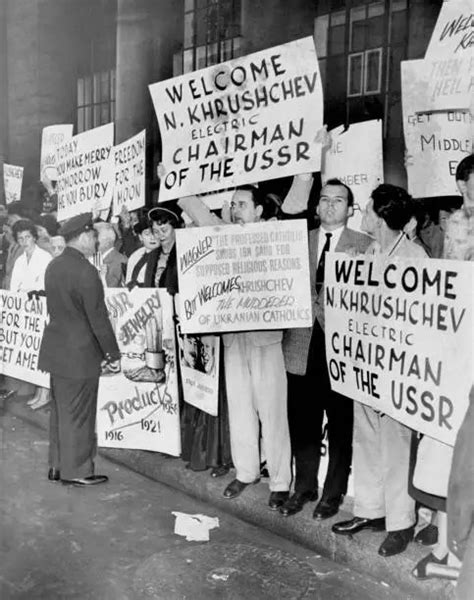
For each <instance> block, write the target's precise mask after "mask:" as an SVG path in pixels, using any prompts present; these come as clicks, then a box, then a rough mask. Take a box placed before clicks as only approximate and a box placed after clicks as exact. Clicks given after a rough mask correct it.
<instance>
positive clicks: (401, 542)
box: [0, 154, 474, 597]
mask: <svg viewBox="0 0 474 600" xmlns="http://www.w3.org/2000/svg"><path fill="white" fill-rule="evenodd" d="M456 182H457V184H458V188H459V192H460V195H461V196H462V200H461V199H458V200H456V199H455V200H453V198H444V199H443V198H439V199H437V200H436V201H434V200H433V201H430V203H429V204H427V203H425V204H423V203H422V202H418V201H414V200H412V198H411V197H410V196H409V195H408V193H407V192H406V191H405V190H404V189H402V188H400V187H398V186H394V185H391V184H388V183H386V184H381V185H379V186H378V187H377V188H376V189H374V190H373V191H372V194H371V198H370V200H369V202H368V203H367V205H366V207H365V209H364V211H363V216H362V224H361V229H362V232H359V231H355V230H352V229H351V228H350V227H349V225H350V218H351V217H352V215H353V214H354V211H355V210H356V209H357V207H356V206H355V204H354V195H353V192H352V190H351V189H350V187H348V186H347V185H346V184H345V183H343V182H342V181H341V180H339V179H330V180H328V181H325V182H324V184H323V185H321V184H320V183H318V181H317V180H315V179H314V178H313V175H311V174H308V175H299V176H295V178H294V180H293V183H292V185H291V187H290V189H289V191H288V192H287V193H286V194H284V195H283V194H282V196H284V197H279V196H278V195H277V194H274V193H272V194H268V193H267V194H265V193H264V192H263V190H262V189H261V188H260V187H259V186H253V185H246V186H242V187H239V188H238V189H236V190H235V191H234V193H233V196H232V201H231V203H230V206H226V207H224V208H223V209H222V211H214V212H211V211H209V210H208V209H207V207H206V205H205V204H204V203H203V202H202V201H201V200H200V199H199V198H197V197H193V198H189V197H188V198H185V199H182V200H179V201H177V202H166V203H161V204H159V205H157V206H155V207H154V208H152V209H151V210H148V211H147V210H145V209H143V210H140V211H136V212H134V213H130V214H129V213H128V212H127V211H126V210H124V211H122V214H121V216H120V219H119V222H118V223H115V222H114V223H112V222H107V221H103V220H100V219H96V220H95V222H93V223H92V221H90V216H86V217H83V216H81V217H74V218H73V219H72V220H71V221H70V222H66V223H65V224H61V227H60V226H59V224H58V223H57V221H56V219H55V216H54V213H49V214H41V213H39V212H35V211H34V210H32V209H31V207H29V206H27V205H25V204H24V203H22V202H20V203H15V204H11V205H9V206H7V207H6V209H3V213H0V219H1V220H2V222H3V235H2V240H1V249H2V261H1V268H2V282H3V288H4V289H9V290H12V291H17V292H20V291H21V292H30V293H31V292H41V291H42V290H45V289H46V296H47V300H48V309H49V311H50V314H52V315H53V316H52V318H51V323H50V325H49V326H48V327H49V329H48V328H47V330H46V332H47V333H46V334H45V335H46V337H48V336H53V335H54V332H53V329H54V326H55V323H56V321H55V319H56V316H55V315H56V314H57V312H58V310H59V309H57V307H55V305H54V303H55V300H54V298H56V296H57V295H58V294H59V292H58V289H59V288H58V287H57V278H58V277H59V273H61V277H62V280H61V281H62V283H61V285H62V286H67V285H70V286H71V290H72V289H73V288H74V289H77V285H78V283H77V278H76V280H75V281H70V282H69V283H67V273H68V269H69V268H70V269H72V270H73V271H74V269H76V270H78V271H77V272H78V273H79V272H80V278H82V280H83V281H84V278H85V277H89V278H92V279H93V280H94V282H96V280H97V281H100V280H101V281H102V285H103V286H108V287H121V286H126V287H128V289H133V288H134V287H135V286H139V287H146V288H150V287H160V288H166V289H167V290H168V292H169V293H170V294H173V295H174V294H176V293H178V291H179V290H178V276H177V255H176V246H175V233H176V229H178V228H180V227H183V226H184V222H183V211H184V212H185V213H186V215H187V221H188V222H191V223H192V225H193V226H202V225H210V224H219V223H235V224H243V225H245V224H247V223H256V222H259V221H268V220H272V219H291V218H295V217H299V218H301V217H304V218H307V221H308V229H309V249H308V250H309V264H310V284H311V296H312V309H313V320H314V324H313V326H312V327H310V328H307V329H304V328H301V329H287V330H270V331H248V332H245V331H239V332H236V333H225V334H222V335H221V336H220V343H221V349H222V352H221V360H220V361H219V362H220V364H219V414H218V416H217V417H213V416H211V415H208V414H207V413H204V412H202V411H201V410H199V409H197V408H195V407H194V406H191V405H190V404H187V403H186V402H185V398H181V425H182V427H181V429H182V431H181V434H182V458H183V460H184V461H185V462H186V464H187V466H188V468H191V469H193V470H198V471H205V470H207V469H210V470H211V471H210V473H211V475H212V476H213V477H219V476H222V475H225V474H226V473H228V472H229V470H230V469H231V468H235V477H234V478H233V480H232V481H231V482H230V483H229V484H228V485H227V486H226V487H225V488H224V489H223V495H224V497H225V498H228V499H233V498H236V497H238V496H240V495H241V494H242V493H244V491H245V489H246V488H247V487H248V486H249V485H252V484H255V483H257V482H259V481H260V480H261V478H262V477H265V478H268V482H269V488H270V496H269V500H268V506H269V508H270V509H271V510H275V511H279V512H280V514H281V515H282V517H292V516H294V515H296V514H297V513H299V512H300V511H302V510H303V508H304V507H305V505H306V504H308V503H312V502H315V501H316V500H318V502H317V504H316V505H315V507H314V509H313V517H314V519H315V520H318V521H322V520H326V519H329V518H333V517H334V516H335V515H337V513H338V512H339V509H340V506H341V504H342V502H343V499H344V497H345V495H346V493H347V485H348V479H349V476H350V473H351V472H352V474H353V478H354V515H353V518H352V519H350V520H345V521H341V522H335V523H334V524H333V525H332V531H333V532H334V533H335V534H337V535H354V534H356V533H358V532H360V531H362V530H367V529H368V530H375V531H386V533H387V535H386V537H385V539H384V541H383V543H382V544H381V546H380V548H379V554H380V555H382V556H384V557H390V556H394V555H397V554H400V553H401V552H403V551H404V550H405V549H406V548H407V546H408V544H409V543H410V542H411V541H412V540H413V539H414V538H415V539H416V541H417V542H419V543H421V544H425V545H427V546H428V545H431V546H432V549H431V551H430V553H429V554H428V555H427V556H426V557H425V558H424V559H423V560H422V561H420V562H419V563H418V564H417V565H416V566H415V567H414V570H413V575H414V576H415V577H417V578H419V579H425V578H428V577H430V573H431V571H430V565H433V564H435V565H439V564H441V565H446V564H447V563H448V560H449V562H450V564H452V563H455V562H456V557H457V559H462V557H463V553H464V552H465V551H466V552H469V553H470V554H469V556H472V553H473V552H474V540H473V536H474V532H473V528H472V516H473V514H474V494H473V493H472V490H473V488H474V480H473V479H474V476H473V468H472V456H473V454H471V455H470V456H469V455H468V454H467V452H468V450H467V448H468V447H469V444H470V445H472V441H471V440H472V435H469V434H468V433H467V434H466V430H467V431H469V427H471V432H472V413H473V409H472V402H473V398H472V394H471V408H470V409H469V411H468V413H467V415H466V423H465V424H464V425H463V428H461V432H464V434H463V435H462V436H461V435H460V436H459V440H458V442H459V447H458V446H457V447H456V449H455V452H454V465H455V468H454V467H453V469H450V467H451V462H452V461H453V453H452V449H451V448H450V447H448V446H446V445H444V444H442V443H441V442H437V441H435V440H432V439H431V438H427V436H424V437H423V436H420V435H419V434H417V433H416V432H414V431H412V430H410V429H409V428H408V427H407V426H405V425H402V424H401V423H399V422H398V421H395V420H394V419H392V418H391V417H389V416H388V415H385V414H381V413H380V412H378V411H376V410H374V409H372V408H370V407H368V406H365V405H362V404H360V403H358V402H354V401H353V400H351V399H350V398H347V397H345V396H343V395H341V394H338V393H336V392H334V391H332V390H331V386H330V380H329V374H328V368H327V363H326V353H325V318H324V264H325V257H326V255H327V253H328V252H341V253H344V252H345V253H350V254H365V255H368V256H372V255H381V256H385V257H387V258H388V257H395V256H398V257H408V258H412V259H413V260H414V261H416V260H418V259H424V258H428V257H432V258H441V257H444V258H450V259H456V260H473V259H474V225H473V224H474V155H472V154H471V155H470V156H467V157H466V158H464V159H463V160H462V161H461V162H460V163H459V165H458V168H457V171H456ZM310 195H312V196H313V197H314V196H316V200H315V202H314V204H315V209H314V211H313V210H311V208H310V207H311V201H310ZM420 207H422V208H423V207H424V208H425V210H422V209H420ZM433 207H435V208H434V209H433ZM81 219H82V220H81ZM84 236H87V237H84ZM71 247H72V248H73V249H74V252H76V251H77V253H78V254H81V256H85V257H86V258H88V259H89V260H88V261H85V262H87V265H86V264H85V262H83V261H82V262H78V260H79V259H78V258H77V256H76V255H75V254H74V253H72V251H71V252H69V254H68V255H67V260H66V258H63V259H60V258H58V257H65V254H64V253H65V252H66V253H67V252H68V250H65V248H68V249H70V248H71ZM61 260H62V262H61ZM74 261H76V262H74ZM53 265H55V266H54V267H53ZM94 267H95V268H94ZM91 269H92V270H91ZM53 272H54V278H56V279H54V278H53ZM91 273H94V275H92V274H91ZM45 277H46V284H45ZM48 278H49V279H48ZM53 279H54V281H53ZM94 285H96V284H94ZM55 286H56V287H55ZM71 293H72V292H71ZM94 293H95V294H97V298H98V300H97V303H96V304H97V306H99V305H100V310H101V311H103V308H102V304H103V292H102V295H101V292H100V291H99V290H95V291H94ZM101 298H102V299H101ZM58 302H59V301H58ZM100 302H102V304H100ZM86 304H87V303H86ZM97 306H96V307H95V308H94V310H96V309H97ZM86 309H87V306H86ZM61 310H62V309H61ZM97 310H98V309H97ZM55 311H56V312H55ZM102 317H103V315H102ZM102 317H101V318H102ZM89 321H90V319H89ZM97 322H99V321H97ZM101 327H102V326H101ZM95 333H96V332H95ZM102 333H103V336H104V340H106V341H105V342H104V346H103V347H102V346H101V345H100V344H99V346H100V348H101V353H102V354H101V356H99V354H100V352H99V354H98V357H97V360H96V362H95V363H94V365H95V366H94V367H93V370H95V371H97V373H98V366H97V361H98V362H99V363H100V362H101V361H102V362H103V361H104V360H106V361H108V363H109V364H111V365H112V368H119V365H118V363H119V360H118V354H117V352H118V349H117V347H116V344H114V342H113V340H111V339H110V337H111V334H110V330H108V329H106V328H105V329H104V330H103V332H102ZM178 334H179V331H178ZM179 337H180V339H181V346H182V354H183V359H182V361H183V364H184V365H185V366H189V367H192V368H195V369H197V370H201V371H202V372H204V373H208V372H211V370H215V368H216V364H215V362H216V358H215V356H214V352H213V350H212V351H211V348H212V344H211V342H210V341H209V339H208V336H189V337H186V336H179ZM49 343H50V342H44V343H43V346H42V350H41V355H42V356H41V357H40V364H42V365H43V367H42V368H44V369H45V370H49V371H50V372H51V373H52V374H53V378H52V387H51V392H50V391H48V390H45V389H35V390H33V389H31V386H28V385H27V384H25V383H24V382H18V381H14V380H12V379H11V378H7V380H6V381H5V382H4V388H5V389H4V390H3V394H4V396H6V395H8V394H9V393H11V392H12V391H16V393H17V394H18V395H20V396H21V395H25V396H26V395H29V396H31V399H30V400H29V404H30V405H31V407H32V408H33V409H37V408H40V407H44V406H45V405H47V404H48V403H49V402H50V400H51V399H52V400H53V401H52V402H51V406H52V408H51V413H52V421H51V423H52V428H53V429H54V436H53V437H54V443H52V447H53V450H52V451H51V453H50V479H51V480H53V481H55V480H58V479H61V480H62V481H66V482H71V481H77V482H79V481H82V482H83V483H84V482H85V484H88V483H94V484H95V483H102V482H103V481H105V480H106V478H105V479H104V476H98V475H95V474H94V471H93V460H92V458H91V456H92V455H91V452H89V451H88V452H85V454H84V449H83V447H82V446H83V444H84V443H85V444H86V445H87V444H89V446H90V443H91V442H90V440H91V438H92V437H93V432H91V430H90V424H89V426H88V427H89V429H88V431H87V432H86V434H85V435H86V438H85V439H86V440H88V441H86V442H84V441H83V439H81V440H79V439H78V438H74V439H75V440H76V441H75V442H74V441H73V442H71V441H67V440H66V439H65V438H64V436H63V437H61V431H60V430H61V425H60V424H61V418H62V417H61V416H58V414H57V413H58V411H63V412H64V410H65V409H64V407H61V403H60V402H59V401H56V400H58V399H59V398H62V397H64V396H65V395H68V394H69V395H70V396H71V395H73V396H74V395H75V396H77V397H80V396H81V394H85V395H88V397H89V396H94V393H95V394H96V393H97V391H96V390H95V391H94V389H93V386H94V385H96V383H94V382H91V383H90V384H88V385H89V386H92V387H91V388H90V389H89V388H88V391H84V389H85V388H84V385H85V384H84V383H83V380H84V381H85V379H86V378H87V376H88V369H89V368H90V366H89V365H87V364H84V365H83V366H84V369H83V372H81V375H80V376H77V377H78V379H77V381H81V382H82V383H81V386H82V387H80V389H79V388H78V384H77V382H76V384H75V387H74V386H73V385H72V384H71V382H70V381H69V380H68V382H66V383H65V382H64V381H63V380H62V379H61V377H63V378H67V377H68V375H67V373H65V371H67V366H65V365H63V366H61V368H59V367H58V366H57V364H58V361H57V359H56V358H55V359H54V360H53V358H51V357H49V355H48V351H47V350H45V348H44V346H45V345H48V344H49ZM55 354H57V352H56V353H55ZM99 358H100V360H99ZM78 360H80V359H79V358H78ZM41 361H42V362H41ZM53 363H54V364H53ZM51 365H53V366H51ZM61 369H62V370H63V371H62V373H61ZM97 373H95V375H97ZM95 375H94V376H95ZM97 376H98V375H97ZM466 376H469V377H471V376H472V374H470V375H466ZM71 377H72V379H74V378H75V377H76V375H74V376H71ZM94 381H95V380H94ZM25 388H26V389H25ZM91 389H92V391H91ZM182 394H183V392H182V389H181V395H182ZM55 398H56V400H55ZM71 410H72V411H73V412H74V410H75V409H71ZM89 410H90V406H89ZM75 412H76V414H75V415H74V418H73V417H72V416H67V417H64V418H67V419H69V426H68V427H69V429H72V430H73V429H74V424H73V421H74V419H76V420H77V410H75ZM58 420H59V421H58ZM324 421H326V423H327V424H326V425H325V427H323V423H324ZM58 422H59V425H58ZM469 423H470V425H469ZM58 428H59V431H58ZM326 433H327V445H328V468H327V473H326V476H325V479H324V482H323V481H321V478H320V476H319V471H320V458H321V448H322V446H323V444H324V443H326V440H325V434H326ZM61 440H62V441H61ZM72 443H77V446H78V447H77V448H76V449H73V450H72V452H73V453H74V452H76V453H77V452H80V453H82V454H84V456H85V455H87V460H82V462H81V461H79V463H80V468H78V469H76V470H75V468H74V464H76V463H77V460H76V461H75V460H74V459H69V458H67V459H64V458H60V457H59V454H62V455H63V456H64V455H65V454H67V453H65V451H64V447H63V448H62V453H61V452H59V450H58V444H59V447H61V444H64V445H65V446H68V447H69V446H70V445H71V444H72ZM426 444H431V445H432V448H433V451H432V454H431V455H432V456H436V457H437V459H436V460H437V461H439V462H437V464H436V469H437V477H436V478H435V479H436V480H437V481H436V485H435V486H433V485H431V484H430V482H431V483H432V480H433V477H430V476H429V475H427V473H428V474H429V473H430V469H431V468H432V466H433V465H430V464H427V463H426V461H421V459H420V460H418V458H419V457H420V456H421V454H423V456H427V453H426V452H425V451H423V453H422V452H421V450H422V449H423V448H424V446H425V445H426ZM457 457H464V459H463V458H457ZM466 457H468V458H466ZM63 460H65V461H66V462H65V463H64V464H63V462H62V461H63ZM466 461H467V462H469V463H470V466H469V465H467V464H466ZM428 462H429V461H428ZM450 471H451V479H452V489H453V494H452V496H450V494H449V493H448V479H449V475H450ZM461 471H462V473H463V478H464V485H460V484H459V482H460V472H461ZM91 478H92V479H91ZM101 478H102V479H101ZM420 486H421V487H420ZM290 492H291V493H290ZM450 502H452V506H453V511H452V512H450ZM420 506H423V507H425V508H428V509H430V511H431V515H432V518H430V522H429V523H427V524H426V527H424V528H421V529H419V531H418V533H417V534H416V536H415V527H416V525H417V519H418V514H419V511H418V509H419V507H420ZM456 514H457V515H459V514H462V518H463V520H462V525H460V520H459V519H457V520H456V517H455V515H456ZM451 517H452V519H453V522H452V524H451V526H450V527H449V528H448V522H449V520H450V518H451ZM450 535H451V538H450ZM466 548H468V550H466ZM450 553H451V557H450ZM465 577H467V576H466V575H465ZM471 577H472V571H471ZM460 585H461V584H460ZM462 585H466V584H464V583H463V584H462ZM466 597H467V596H466Z"/></svg>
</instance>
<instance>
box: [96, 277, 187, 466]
mask: <svg viewBox="0 0 474 600" xmlns="http://www.w3.org/2000/svg"><path fill="white" fill-rule="evenodd" d="M105 302H106V305H107V309H108V311H109V317H110V320H111V323H112V326H113V328H114V331H115V334H116V337H117V340H118V344H119V348H120V352H121V366H122V370H121V372H120V373H117V374H109V375H107V374H105V375H103V376H102V377H101V378H100V384H99V397H98V403H97V437H98V444H99V446H104V447H109V448H134V449H140V450H152V451H155V452H164V453H166V454H172V455H174V456H178V455H179V454H180V452H181V442H180V439H181V438H180V426H179V409H178V387H177V377H176V349H175V341H174V339H175V338H174V324H173V300H172V298H171V296H170V295H169V294H168V292H167V291H166V290H162V289H145V288H134V289H133V290H132V291H131V292H129V291H128V290H126V289H123V288H117V289H113V288H108V289H106V290H105Z"/></svg>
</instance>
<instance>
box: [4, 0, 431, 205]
mask: <svg viewBox="0 0 474 600" xmlns="http://www.w3.org/2000/svg"><path fill="white" fill-rule="evenodd" d="M441 4H442V0H375V1H369V0H321V1H317V0H292V1H291V2H288V1H287V0H2V2H0V165H2V164H3V162H7V163H10V164H15V165H20V166H23V167H24V168H25V172H24V181H23V197H24V198H25V199H26V201H30V200H31V199H32V198H33V197H34V196H35V194H36V193H37V190H38V180H39V158H40V144H41V132H42V129H43V127H46V126H48V125H52V124H56V123H74V132H75V133H78V132H81V131H84V130H87V129H90V128H92V127H96V126H98V125H101V124H104V123H108V122H110V121H114V122H115V139H116V142H117V143H119V142H122V141H123V140H125V139H127V138H128V137H130V136H132V135H134V134H136V133H137V132H138V131H140V130H141V129H143V128H146V129H147V183H148V192H149V193H148V196H149V201H150V202H151V201H152V197H153V196H154V194H155V193H156V190H157V186H158V182H157V179H156V166H157V164H158V162H159V159H160V153H161V150H160V136H159V131H158V127H157V122H156V117H155V115H154V112H153V107H152V103H151V98H150V95H149V92H148V84H150V83H153V82H156V81H160V80H163V79H167V78H169V77H172V76H173V75H179V74H181V73H186V72H190V71H193V70H195V69H200V68H203V67H206V66H209V65H212V64H216V63H218V62H221V61H225V60H228V59H231V58H235V57H238V56H241V55H243V54H248V53H251V52H256V51H258V50H262V49H265V48H269V47H272V46H275V45H278V44H282V43H286V42H289V41H292V40H295V39H298V38H301V37H305V36H308V35H312V36H314V40H315V46H316V50H317V53H318V58H319V62H320V71H321V77H322V80H323V86H324V96H325V116H324V117H325V118H324V121H325V123H327V124H328V127H329V128H332V127H335V126H337V125H340V124H345V125H346V126H350V124H351V123H357V122H360V121H364V120H369V119H374V118H381V119H382V120H383V131H384V162H385V179H386V181H388V182H391V183H396V184H399V185H405V183H406V178H405V172H404V168H403V151H404V145H403V130H402V119H401V90H400V61H402V60H405V59H416V58H422V57H423V55H424V52H425V50H426V47H427V45H428V41H429V39H430V36H431V32H432V30H433V27H434V24H435V22H436V18H437V16H438V13H439V10H440V8H441ZM0 187H1V188H2V191H1V194H2V196H3V186H0Z"/></svg>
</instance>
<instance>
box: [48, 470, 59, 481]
mask: <svg viewBox="0 0 474 600" xmlns="http://www.w3.org/2000/svg"><path fill="white" fill-rule="evenodd" d="M48 479H49V481H59V480H60V479H61V474H60V473H59V469H55V468H54V467H51V468H50V469H49V471H48Z"/></svg>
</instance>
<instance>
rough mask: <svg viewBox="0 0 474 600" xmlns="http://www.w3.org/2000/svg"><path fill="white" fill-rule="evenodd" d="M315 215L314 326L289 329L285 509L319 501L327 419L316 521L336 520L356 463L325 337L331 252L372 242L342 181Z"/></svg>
mask: <svg viewBox="0 0 474 600" xmlns="http://www.w3.org/2000/svg"><path fill="white" fill-rule="evenodd" d="M316 213H317V215H318V217H319V219H320V222H321V224H320V227H319V228H318V229H316V230H313V231H310V232H309V261H310V277H311V295H312V306H313V318H314V317H315V319H314V325H313V327H312V328H308V329H304V328H301V329H288V330H286V331H285V333H284V338H283V352H284V355H285V366H286V370H287V376H288V418H289V424H290V438H291V445H292V452H293V456H294V458H295V470H296V477H295V491H294V494H293V495H292V496H291V497H290V498H289V499H288V500H287V502H285V504H284V505H283V506H282V507H281V508H280V512H281V513H282V514H283V515H284V516H290V515H294V514H296V513H297V512H299V511H300V510H302V508H303V506H304V505H305V504H306V503H307V502H310V501H313V500H316V499H317V497H318V471H319V462H320V455H321V442H322V438H323V431H322V425H323V417H324V413H326V417H327V421H328V424H327V430H328V439H329V465H328V471H327V475H326V480H325V483H324V490H323V493H322V497H321V500H320V502H319V503H318V505H317V506H316V509H315V510H314V513H313V517H314V518H315V519H327V518H329V517H332V516H333V515H335V514H336V513H337V512H338V510H339V506H340V504H341V502H342V499H343V496H344V495H345V493H346V491H347V480H348V478H349V472H350V467H351V461H352V426H353V401H352V400H350V399H349V398H346V397H344V396H341V395H340V394H337V393H336V392H333V391H331V385H330V381H329V374H328V370H327V364H326V348H325V337H324V285H323V283H324V262H325V256H326V253H327V252H328V251H329V252H333V251H334V252H351V251H355V252H357V253H361V252H364V251H365V249H366V248H367V246H368V245H369V244H370V241H371V240H370V238H369V237H368V236H366V235H363V234H362V233H358V232H357V231H353V230H352V229H349V228H348V227H347V221H348V219H349V217H351V216H352V215H353V213H354V196H353V194H352V191H351V190H350V188H349V187H347V186H346V185H345V184H343V183H342V182H341V181H339V180H338V179H330V180H328V181H327V182H326V184H325V185H324V186H323V187H322V189H321V194H320V197H319V202H318V205H317V207H316Z"/></svg>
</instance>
